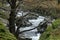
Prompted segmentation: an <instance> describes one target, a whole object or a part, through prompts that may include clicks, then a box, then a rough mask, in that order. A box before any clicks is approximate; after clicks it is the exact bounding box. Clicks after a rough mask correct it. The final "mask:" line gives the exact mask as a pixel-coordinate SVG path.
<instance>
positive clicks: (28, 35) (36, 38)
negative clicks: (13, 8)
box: [17, 13, 45, 40]
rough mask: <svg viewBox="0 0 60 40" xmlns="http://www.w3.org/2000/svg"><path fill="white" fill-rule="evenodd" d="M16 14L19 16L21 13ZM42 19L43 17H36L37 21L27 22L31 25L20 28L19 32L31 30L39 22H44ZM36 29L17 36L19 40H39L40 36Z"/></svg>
mask: <svg viewBox="0 0 60 40" xmlns="http://www.w3.org/2000/svg"><path fill="white" fill-rule="evenodd" d="M18 14H21V13H18ZM17 16H19V15H17ZM44 18H45V17H43V16H39V17H37V19H31V20H29V22H31V23H32V25H31V26H29V27H24V28H22V27H21V28H20V31H24V30H29V29H33V28H35V27H37V26H38V25H39V24H40V23H41V22H43V21H44ZM37 31H38V30H37V28H35V29H34V30H31V31H27V32H24V33H22V34H20V35H19V36H20V37H21V38H31V39H32V40H39V38H40V36H41V34H40V33H38V32H37Z"/></svg>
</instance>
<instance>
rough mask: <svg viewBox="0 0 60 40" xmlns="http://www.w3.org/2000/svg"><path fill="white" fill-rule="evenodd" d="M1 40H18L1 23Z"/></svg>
mask: <svg viewBox="0 0 60 40" xmlns="http://www.w3.org/2000/svg"><path fill="white" fill-rule="evenodd" d="M0 40H16V38H15V37H14V35H12V34H11V33H10V32H9V31H8V29H7V28H6V27H5V26H4V25H3V23H2V22H0Z"/></svg>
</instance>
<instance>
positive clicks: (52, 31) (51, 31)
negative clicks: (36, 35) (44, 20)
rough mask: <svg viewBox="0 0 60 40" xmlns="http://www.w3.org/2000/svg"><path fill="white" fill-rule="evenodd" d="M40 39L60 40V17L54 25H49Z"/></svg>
mask: <svg viewBox="0 0 60 40" xmlns="http://www.w3.org/2000/svg"><path fill="white" fill-rule="evenodd" d="M39 40H60V19H56V20H55V21H54V22H53V23H52V26H48V27H47V29H46V31H45V32H44V33H43V34H42V35H41V37H40V39H39Z"/></svg>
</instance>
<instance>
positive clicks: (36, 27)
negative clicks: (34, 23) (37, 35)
mask: <svg viewBox="0 0 60 40" xmlns="http://www.w3.org/2000/svg"><path fill="white" fill-rule="evenodd" d="M36 28H37V27H35V28H33V29H36ZM33 29H29V30H24V31H22V32H19V34H21V33H23V32H27V31H31V30H33Z"/></svg>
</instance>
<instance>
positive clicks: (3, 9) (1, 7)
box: [0, 7, 10, 11]
mask: <svg viewBox="0 0 60 40" xmlns="http://www.w3.org/2000/svg"><path fill="white" fill-rule="evenodd" d="M0 9H2V10H4V11H10V10H7V9H5V8H3V7H0Z"/></svg>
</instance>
